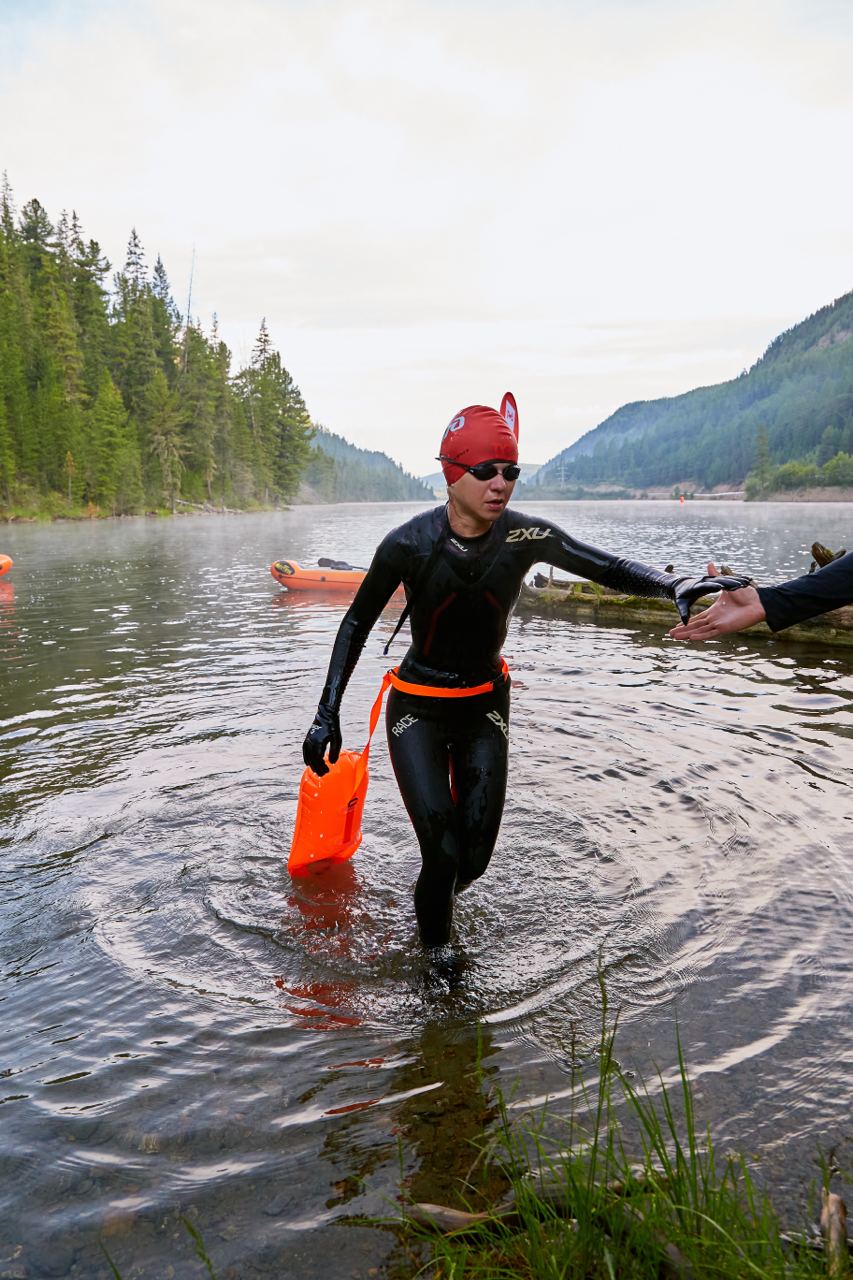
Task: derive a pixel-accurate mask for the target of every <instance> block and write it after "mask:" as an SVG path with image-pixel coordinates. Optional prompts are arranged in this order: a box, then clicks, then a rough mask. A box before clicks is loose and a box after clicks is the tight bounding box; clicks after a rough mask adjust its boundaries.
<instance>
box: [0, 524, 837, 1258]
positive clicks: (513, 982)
mask: <svg viewBox="0 0 853 1280" xmlns="http://www.w3.org/2000/svg"><path fill="white" fill-rule="evenodd" d="M419 509H420V508H418V507H416V506H414V505H405V504H401V505H396V504H395V505H376V506H368V507H362V506H338V507H327V508H296V509H294V510H293V511H290V512H286V513H281V514H277V515H270V514H264V515H251V516H239V517H221V518H220V517H216V518H209V519H205V518H185V519H177V520H172V521H146V520H128V521H123V522H120V523H111V524H99V525H94V524H91V525H90V524H85V525H83V524H80V525H61V526H55V527H49V528H43V527H36V526H21V527H14V526H13V527H8V526H4V527H0V551H2V552H6V553H8V554H10V555H12V556H13V557H14V560H15V566H14V569H13V570H12V573H11V575H10V576H9V577H8V578H5V579H3V580H2V582H0V681H2V685H0V776H2V798H0V806H2V808H0V822H2V848H3V860H2V869H3V870H2V875H3V900H2V905H0V945H2V955H3V979H2V985H0V997H2V1010H3V1027H4V1035H3V1048H2V1062H0V1068H2V1082H1V1083H2V1087H1V1088H0V1101H2V1107H0V1120H2V1125H0V1156H2V1164H3V1170H4V1172H3V1179H2V1187H0V1205H2V1210H1V1211H0V1276H4V1277H6V1276H7V1277H44V1276H65V1275H68V1276H73V1277H86V1278H87V1280H88V1278H90V1277H100V1276H104V1277H107V1276H109V1275H110V1274H111V1273H110V1271H109V1268H108V1265H107V1262H106V1259H105V1257H104V1255H103V1253H102V1251H101V1248H100V1242H103V1244H104V1245H106V1247H107V1249H108V1250H109V1252H110V1254H111V1256H112V1258H113V1259H114V1260H115V1262H116V1265H117V1266H118V1267H119V1269H120V1270H121V1272H122V1274H123V1276H124V1277H125V1280H130V1278H131V1277H134V1278H135V1277H141V1278H145V1280H148V1278H149V1277H150V1278H152V1280H153V1278H155V1277H156V1278H157V1280H162V1278H163V1277H177V1278H178V1280H183V1278H184V1277H187V1278H189V1277H197V1276H200V1275H203V1274H205V1272H204V1269H203V1267H202V1264H201V1263H200V1262H199V1261H198V1259H197V1258H196V1257H195V1254H194V1246H193V1242H192V1240H191V1239H190V1238H189V1236H188V1234H187V1232H186V1230H185V1229H184V1227H183V1226H182V1224H181V1217H185V1218H186V1219H187V1220H188V1221H189V1222H190V1223H192V1224H194V1225H195V1227H197V1229H198V1230H199V1231H200V1232H201V1235H202V1237H203V1239H204V1241H205V1244H206V1246H207V1249H208V1252H209V1254H210V1257H211V1259H212V1261H213V1263H214V1266H215V1268H216V1271H217V1275H218V1276H219V1277H220V1280H223V1278H224V1277H239V1280H245V1278H252V1277H265V1278H266V1277H277V1276H282V1277H283V1276H285V1275H287V1276H288V1277H295V1278H296V1280H307V1278H309V1277H318V1278H319V1277H324V1280H343V1278H344V1277H351V1276H359V1277H362V1276H366V1275H379V1276H382V1275H387V1274H390V1271H391V1269H392V1268H393V1267H394V1266H395V1265H396V1266H399V1267H400V1268H402V1270H403V1273H404V1274H405V1273H406V1265H407V1263H406V1257H407V1255H406V1254H405V1246H404V1245H402V1244H401V1243H400V1241H399V1240H398V1239H397V1237H396V1236H395V1234H394V1233H393V1232H391V1231H389V1230H383V1229H380V1228H378V1227H376V1226H373V1225H371V1224H370V1222H368V1221H366V1219H369V1218H376V1217H383V1216H386V1215H388V1214H389V1213H390V1212H392V1210H393V1206H394V1204H395V1198H396V1197H397V1196H398V1195H399V1194H400V1193H401V1190H403V1191H405V1192H407V1193H410V1194H413V1195H414V1196H415V1198H416V1199H420V1200H429V1201H438V1202H444V1203H454V1204H458V1203H459V1200H458V1182H457V1180H458V1179H459V1178H460V1177H463V1176H465V1174H466V1173H467V1172H468V1171H469V1169H470V1167H471V1165H472V1163H473V1160H474V1157H475V1154H476V1151H475V1148H474V1147H473V1146H472V1145H471V1144H472V1142H476V1141H477V1140H478V1139H481V1138H482V1136H483V1135H484V1133H486V1132H488V1131H489V1127H490V1126H491V1125H492V1124H493V1122H494V1117H495V1113H496V1106H497V1099H498V1095H499V1093H501V1094H503V1095H504V1097H505V1098H507V1099H508V1101H509V1107H510V1113H511V1114H512V1115H513V1116H514V1117H518V1118H519V1119H520V1118H522V1117H523V1116H525V1115H526V1113H528V1112H531V1111H535V1110H537V1109H538V1108H539V1107H541V1104H542V1102H543V1100H544V1099H546V1098H550V1099H551V1120H550V1121H549V1124H550V1126H551V1128H552V1129H553V1130H554V1131H555V1132H557V1131H558V1129H559V1124H560V1119H561V1116H562V1115H564V1114H565V1113H566V1112H567V1110H568V1108H569V1098H570V1093H571V1078H570V1073H571V1069H572V1066H573V1064H575V1065H578V1064H580V1066H581V1067H582V1068H583V1069H586V1068H587V1067H588V1066H590V1064H592V1065H591V1068H590V1069H592V1070H594V1057H593V1056H591V1055H592V1053H593V1050H594V1046H595V1043H596V1038H597V1028H598V1022H599V1017H600V997H599V990H598V979H597V974H598V970H599V967H601V968H602V969H603V971H604V974H605V978H606V983H607V988H608V991H609V998H610V1003H611V1006H612V1007H613V1008H614V1009H615V1008H617V1007H618V1008H620V1009H621V1030H620V1035H619V1041H618V1045H617V1054H618V1057H619V1059H620V1061H621V1062H622V1064H623V1066H626V1067H628V1068H630V1069H631V1070H633V1071H636V1072H637V1073H641V1074H645V1075H646V1076H649V1077H651V1076H652V1075H653V1072H654V1069H655V1067H659V1068H660V1070H661V1071H662V1072H663V1074H664V1076H667V1075H668V1074H670V1073H671V1072H672V1068H673V1064H674V1063H675V1061H676V1023H677V1026H678V1029H679V1030H680V1035H681V1039H682V1043H683V1045H684V1051H685V1055H686V1058H687V1062H688V1065H689V1068H690V1071H691V1074H692V1076H693V1079H694V1081H695V1084H696V1091H697V1099H698V1101H697V1108H698V1113H699V1122H700V1125H701V1126H704V1125H705V1124H709V1125H710V1126H711V1129H712V1131H713V1133H714V1135H715V1137H716V1139H717V1140H718V1142H719V1143H720V1145H721V1146H722V1148H723V1149H727V1148H729V1147H736V1148H740V1149H743V1150H745V1151H747V1152H749V1153H750V1154H751V1155H753V1156H754V1157H755V1159H756V1161H757V1169H758V1174H759V1177H760V1179H761V1180H762V1181H763V1183H764V1184H765V1185H767V1186H768V1187H769V1188H770V1189H771V1192H772V1194H773V1197H774V1200H775V1201H776V1203H777V1206H778V1207H779V1208H780V1209H781V1210H782V1212H783V1215H784V1216H785V1217H786V1220H788V1221H790V1222H792V1223H793V1224H795V1225H799V1224H800V1222H801V1220H802V1219H803V1217H804V1216H805V1215H806V1213H807V1210H808V1204H809V1199H808V1197H809V1188H810V1185H811V1184H812V1183H813V1182H814V1181H816V1180H819V1178H820V1167H819V1160H820V1158H821V1157H825V1158H827V1159H829V1160H830V1161H833V1160H834V1161H837V1163H838V1164H839V1165H840V1166H841V1169H842V1178H841V1181H840V1182H838V1181H837V1182H836V1189H839V1190H842V1191H843V1190H844V1182H843V1179H844V1177H845V1176H846V1178H847V1179H848V1186H849V1180H850V1171H851V1165H853V1141H851V1123H850V1115H851V1096H850V1083H849V1082H850V1067H851V1061H852V1060H853V1035H851V1019H850V1008H851V1004H853V1000H851V995H853V990H851V978H850V967H851V966H850V961H851V941H853V925H851V919H853V916H851V905H853V901H852V900H853V890H851V883H852V882H851V846H853V808H852V807H851V764H853V652H851V651H850V650H843V649H839V650H832V649H826V648H822V647H820V646H819V645H816V644H815V645H811V646H795V645H791V644H790V643H784V642H782V641H780V640H773V639H765V638H748V637H743V636H739V637H732V638H731V639H729V640H728V641H725V642H722V643H720V644H717V645H713V646H708V647H705V648H689V647H685V646H680V645H678V644H676V643H674V642H672V641H670V640H669V639H668V638H666V637H665V636H664V635H663V633H662V631H661V629H660V628H659V627H654V626H652V625H649V626H645V625H636V626H619V627H604V626H601V627H599V626H596V625H594V624H593V623H571V622H567V621H564V620H556V619H544V618H525V619H518V620H516V621H515V622H514V623H513V625H512V628H511V631H510V636H509V640H508V642H507V649H506V653H507V657H508V660H509V663H510V667H511V669H512V671H513V681H514V685H513V723H512V740H511V757H510V771H511V772H510V776H511V786H510V795H509V798H508V803H507V811H506V817H505V820H504V825H503V828H502V832H501V836H500V840H499V843H498V848H497V851H496V854H495V857H494V860H493V863H492V866H491V868H490V870H489V872H488V874H487V875H486V877H485V878H484V879H483V880H481V881H480V882H478V884H477V885H475V886H474V887H473V888H472V889H471V890H470V891H469V892H468V893H466V894H465V895H464V896H463V897H462V898H461V899H460V901H459V905H458V908H457V913H456V922H457V943H456V948H457V954H458V957H459V963H460V969H461V979H460V981H459V983H458V985H454V986H453V988H452V989H451V988H450V987H449V986H448V985H447V984H446V983H444V981H443V980H438V979H436V978H435V977H434V976H433V975H430V974H429V972H428V971H427V970H426V969H425V965H424V961H423V958H422V956H421V953H420V950H419V947H418V945H417V942H416V938H415V933H414V917H413V908H412V885H413V882H414V879H415V877H416V874H417V870H418V866H417V861H418V860H417V853H416V846H415V842H414V839H413V836H412V834H411V831H410V829H409V826H408V821H407V819H406V816H405V813H404V810H403V807H402V803H401V801H400V799H399V796H398V793H397V791H396V787H395V784H394V781H393V776H392V773H391V769H390V765H389V762H388V758H387V751H386V748H385V745H384V742H383V741H382V735H381V734H379V735H377V739H376V741H375V745H374V749H373V753H372V757H371V784H370V792H369V795H368V801H367V809H366V815H365V838H364V843H363V845H362V847H361V849H360V850H359V851H358V853H357V854H356V856H355V859H354V860H353V862H352V863H351V864H348V865H347V867H345V868H344V869H343V870H341V871H339V872H337V873H335V874H329V875H328V876H324V877H317V878H315V879H312V880H301V881H299V882H291V880H290V878H289V877H288V875H287V873H286V871H285V867H284V863H285V860H286V856H287V852H288V849H289V844H290V836H291V831H292V823H293V817H294V813H295V805H296V792H297V787H298V782H299V777H300V773H301V770H302V762H301V743H302V738H303V736H304V733H305V731H306V729H307V727H308V724H309V723H310V721H311V718H312V715H313V711H314V707H315V705H316V701H317V698H318V695H319V692H320V689H321V686H322V683H323V676H324V673H325V668H326V663H327V659H328V653H329V649H330V645H331V642H332V638H333V636H334V633H335V630H336V627H337V624H338V621H339V618H340V613H341V605H340V603H335V602H333V601H328V600H318V599H314V600H309V599H298V598H295V597H293V596H289V595H288V594H287V593H286V592H284V591H283V590H281V589H280V588H279V587H278V586H277V585H276V584H275V582H274V581H273V579H272V578H271V577H270V575H269V573H268V565H269V563H270V562H271V561H272V560H274V559H277V558H280V557H282V556H285V555H289V556H292V557H294V558H296V559H299V560H303V561H305V562H309V561H311V560H316V558H317V556H318V555H323V554H325V555H331V556H333V557H342V558H343V557H345V558H348V559H350V560H351V561H352V562H354V563H362V564H363V563H366V562H367V559H368V557H369V556H370V554H371V551H372V548H373V547H374V546H375V544H376V543H377V541H378V540H379V538H380V537H381V535H382V534H383V533H384V532H385V531H386V530H387V529H388V528H390V527H391V526H393V525H394V524H398V523H400V522H402V521H403V520H404V519H406V518H407V517H408V516H409V515H410V514H413V513H414V512H415V511H416V510H419ZM534 509H535V510H536V511H537V513H544V514H546V515H547V516H548V517H549V518H552V519H554V520H556V521H557V522H558V523H560V524H561V525H563V527H565V528H567V529H569V530H570V531H571V532H573V533H574V534H576V535H577V536H579V537H582V538H584V539H586V540H588V541H592V542H594V543H597V544H598V545H600V546H603V547H606V548H608V549H609V550H613V551H617V552H619V553H621V554H626V555H630V556H633V557H636V558H640V559H646V560H649V561H651V562H652V563H655V564H658V565H661V566H662V565H664V564H666V563H668V562H674V563H675V564H676V566H677V567H678V568H680V569H682V568H683V569H685V570H688V569H689V570H693V569H697V568H700V567H701V566H703V565H704V562H705V560H706V559H707V557H708V556H709V555H713V556H714V558H716V559H718V561H719V560H724V561H727V562H728V563H729V564H731V565H732V566H734V567H735V568H738V569H747V570H750V571H752V572H753V573H755V574H756V575H757V576H758V577H759V578H761V579H764V580H772V579H774V578H778V577H780V576H786V575H790V574H792V573H798V572H803V571H805V569H807V568H808V562H809V555H808V546H809V544H810V543H811V542H812V540H813V539H815V538H819V539H820V540H821V541H823V542H824V543H826V544H827V545H829V546H832V547H834V548H839V547H841V546H847V547H851V545H853V533H851V529H850V523H849V517H850V509H849V507H846V506H841V505H813V506H809V507H798V506H791V505H778V506H777V505H767V506H763V505H762V506H752V505H740V504H725V505H723V504H720V503H698V502H697V503H687V504H685V505H684V506H679V505H677V504H674V503H669V502H666V503H648V502H647V503H619V504H617V503H612V504H594V503H581V504H575V503H564V504H560V503H553V504H541V505H539V504H536V505H535V506H534V505H533V504H531V510H534ZM395 616H396V615H395V612H394V609H393V606H392V608H391V610H389V612H388V614H386V616H385V617H384V618H383V619H382V621H381V622H380V624H379V625H378V627H377V629H376V632H375V633H374V636H373V637H371V641H370V642H369V644H368V647H367V649H366V651H365V654H364V656H363V659H362V661H361V663H360V665H359V667H358V669H357V671H356V673H355V676H354V677H353V680H352V683H351V686H350V690H349V692H348V694H347V698H346V701H345V706H344V717H343V722H344V734H345V740H346V741H347V742H348V743H349V745H351V746H354V745H358V744H360V743H361V742H362V741H363V739H364V734H365V730H366V722H367V713H368V709H369V706H370V704H371V702H372V700H373V697H374V695H375V692H376V689H377V686H378V684H379V680H380V675H381V672H382V671H383V670H384V668H385V666H386V665H387V661H386V660H384V659H383V657H382V654H381V645H382V643H384V640H385V638H387V635H388V634H389V633H390V631H391V629H392V626H393V621H394V617H395ZM673 622H675V614H674V612H673ZM395 648H396V650H398V658H399V656H400V655H401V654H402V651H403V649H404V644H403V638H402V636H401V637H400V638H398V641H397V644H396V646H395ZM410 1273H411V1271H409V1274H410Z"/></svg>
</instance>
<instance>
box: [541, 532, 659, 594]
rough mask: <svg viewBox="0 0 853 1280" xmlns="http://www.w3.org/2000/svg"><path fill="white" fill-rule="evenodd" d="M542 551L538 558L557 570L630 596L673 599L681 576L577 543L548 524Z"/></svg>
mask: <svg viewBox="0 0 853 1280" xmlns="http://www.w3.org/2000/svg"><path fill="white" fill-rule="evenodd" d="M540 546H541V547H542V552H543V553H544V554H541V556H540V554H539V553H537V558H541V559H543V560H546V561H547V562H548V563H549V564H553V565H554V566H555V568H557V569H565V570H567V571H568V572H569V573H574V574H577V575H578V577H580V578H590V579H592V581H593V582H600V583H601V585H602V586H604V587H612V589H613V590H614V591H624V592H625V593H626V594H628V595H632V596H658V597H664V598H666V599H668V600H672V599H673V598H674V585H675V583H676V582H680V581H681V579H680V578H679V576H678V575H677V574H674V573H663V572H662V571H661V570H660V569H653V568H652V566H651V565H648V564H643V563H642V562H641V561H639V560H625V559H622V558H620V557H619V556H614V555H611V554H610V552H608V551H601V550H599V548H598V547H592V546H590V545H589V544H588V543H585V542H578V541H577V539H576V538H572V537H571V536H570V535H569V534H568V533H565V532H564V531H563V530H562V529H558V528H556V527H555V526H554V525H552V526H551V534H550V537H549V538H548V539H547V541H545V542H544V543H541V544H540Z"/></svg>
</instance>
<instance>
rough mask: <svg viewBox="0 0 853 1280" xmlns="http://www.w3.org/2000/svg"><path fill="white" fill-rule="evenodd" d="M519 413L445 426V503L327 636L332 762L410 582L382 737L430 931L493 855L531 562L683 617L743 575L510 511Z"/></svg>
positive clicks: (322, 745)
mask: <svg viewBox="0 0 853 1280" xmlns="http://www.w3.org/2000/svg"><path fill="white" fill-rule="evenodd" d="M517 434H518V418H517V411H516V408H515V401H514V400H513V398H512V396H511V395H509V394H508V395H507V396H505V397H504V401H503V404H502V406H501V413H498V412H497V411H496V410H494V409H489V408H486V407H484V406H482V405H475V406H472V407H471V408H468V409H463V410H462V412H461V413H460V414H458V415H457V416H456V417H455V418H454V419H453V420H452V422H451V423H450V425H449V426H448V427H447V429H446V430H445V432H444V436H443V437H442V442H441V449H440V452H439V461H440V462H441V465H442V470H443V471H444V476H445V479H446V481H447V484H448V502H447V505H446V506H442V507H437V508H435V509H434V510H432V511H426V512H424V513H423V514H422V515H417V516H415V517H414V518H413V519H412V520H409V521H408V522H407V523H406V524H404V525H401V526H400V527H399V528H398V529H394V530H392V532H391V533H389V534H388V535H387V537H385V538H384V539H383V541H382V542H381V543H380V545H379V547H378V549H377V551H376V554H375V556H374V558H373V561H372V563H371V565H370V569H369V570H368V573H367V576H366V577H365V579H364V582H363V583H362V584H361V586H360V587H359V590H358V593H357V595H356V597H355V599H354V600H353V603H352V605H351V606H350V608H349V609H348V610H347V612H346V614H345V616H344V619H343V621H342V623H341V625H340V628H339V630H338V634H337V638H336V640H335V643H334V647H333V649H332V657H331V661H330V663H329V671H328V675H327V677H326V685H325V688H324V689H323V695H322V697H321V699H320V704H319V706H318V708H317V715H316V717H315V719H314V723H313V724H312V726H311V728H310V730H309V731H308V735H307V737H306V739H305V743H304V746H303V755H304V758H305V763H306V764H307V765H309V766H310V768H312V769H313V770H314V772H315V773H317V774H320V775H322V774H324V773H326V772H327V765H326V762H325V758H324V757H325V753H326V749H327V748H328V749H329V760H330V761H331V762H333V763H334V761H335V760H336V759H337V758H338V754H339V752H340V750H341V730H340V721H339V712H340V706H341V699H342V697H343V694H344V690H345V689H346V686H347V682H348V681H349V678H350V676H351V675H352V672H353V669H354V667H355V665H356V662H357V661H358V658H359V655H360V654H361V651H362V649H363V648H364V644H365V641H366V640H367V637H368V635H369V633H370V630H371V628H372V627H373V625H374V623H375V622H376V621H377V619H378V617H379V615H380V613H381V612H382V610H383V609H384V607H385V605H386V604H387V603H388V601H389V600H390V598H391V596H392V594H393V592H394V591H395V589H396V588H397V587H398V586H399V584H400V583H401V582H402V583H403V586H404V588H405V591H406V598H407V605H408V608H409V610H410V613H409V617H410V621H411V629H412V643H411V646H410V648H409V650H408V652H407V653H406V656H405V657H404V658H403V661H402V662H401V664H400V666H399V668H398V670H397V674H396V677H395V678H394V680H392V691H391V693H390V694H389V697H388V704H387V709H386V724H387V732H388V745H389V749H390V754H391V761H392V764H393V767H394V773H395V775H396V778H397V783H398V785H399V787H400V791H401V793H402V796H403V801H404V803H405V805H406V809H407V810H408V813H409V817H410V818H411V821H412V825H413V827H414V829H415V833H416V835H417V839H418V844H419V845H420V852H421V859H422V866H421V872H420V875H419V876H418V881H417V885H416V887H415V913H416V916H417V921H418V928H419V931H420V936H421V940H422V942H423V944H424V945H425V946H427V947H435V946H442V945H443V944H445V943H446V942H447V941H448V939H449V936H450V927H451V921H452V913H453V896H454V893H457V892H458V891H459V890H461V889H464V888H465V887H466V886H467V885H469V884H470V883H471V881H472V880H476V879H477V877H478V876H481V875H482V874H483V872H484V871H485V870H486V867H487V866H488V865H489V860H490V858H491V856H492V850H493V849H494V846H495V842H496V840H497V835H498V828H499V826H500V821H501V815H502V812H503V805H504V797H505V794H506V778H507V755H508V746H509V716H510V712H509V694H510V679H509V674H508V672H507V670H506V667H505V665H504V664H503V662H502V659H501V647H502V645H503V642H504V640H505V638H506V633H507V627H508V625H509V618H510V614H511V612H512V609H513V606H514V605H515V602H516V600H517V599H518V595H519V592H520V590H521V585H522V582H523V580H524V575H525V574H526V573H527V572H528V570H529V569H530V568H531V567H532V566H533V565H534V564H537V563H546V564H552V565H554V566H556V568H558V569H565V570H567V571H568V572H569V573H574V574H577V575H578V576H580V577H583V578H592V579H593V580H594V581H595V582H600V583H602V584H603V585H604V586H607V587H613V588H616V589H617V590H620V591H626V592H629V593H630V594H631V595H639V596H662V597H668V598H669V599H671V600H673V601H674V602H675V604H676V606H677V607H678V610H679V613H680V614H681V617H682V618H683V619H684V620H685V621H686V620H687V618H689V611H690V605H691V604H692V602H693V601H694V600H696V599H698V597H699V596H702V595H706V594H708V592H709V591H716V590H721V589H723V590H732V589H735V588H737V587H742V586H743V585H744V583H745V582H746V581H747V579H744V578H736V577H715V578H685V577H678V576H677V575H676V574H672V573H661V572H659V571H658V570H657V569H653V568H651V567H650V566H649V565H645V564H639V563H637V562H635V561H631V560H624V559H621V558H620V557H618V556H614V555H610V554H609V553H608V552H605V551H599V550H598V549H597V548H596V547H591V546H587V545H585V544H584V543H582V542H578V541H576V540H575V539H574V538H572V537H571V536H570V535H569V534H567V533H565V532H563V530H562V529H559V528H558V527H557V526H556V525H555V524H554V523H553V522H552V521H550V520H544V519H541V518H539V517H536V516H526V515H522V514H521V513H520V512H517V511H511V510H510V509H509V508H508V506H507V503H508V502H509V499H510V496H511V494H512V490H513V486H514V484H515V481H516V479H517V478H518V474H519V467H518V444H517Z"/></svg>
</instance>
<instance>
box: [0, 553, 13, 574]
mask: <svg viewBox="0 0 853 1280" xmlns="http://www.w3.org/2000/svg"><path fill="white" fill-rule="evenodd" d="M11 568H12V557H11V556H0V578H2V577H3V574H4V573H8V572H9V570H10V569H11Z"/></svg>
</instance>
